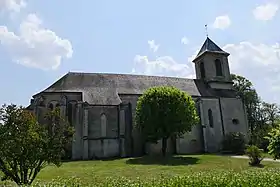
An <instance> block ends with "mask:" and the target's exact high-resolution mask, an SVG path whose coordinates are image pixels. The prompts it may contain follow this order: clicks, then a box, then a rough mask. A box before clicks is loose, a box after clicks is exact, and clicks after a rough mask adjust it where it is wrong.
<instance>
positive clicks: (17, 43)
mask: <svg viewBox="0 0 280 187" xmlns="http://www.w3.org/2000/svg"><path fill="white" fill-rule="evenodd" d="M0 43H1V44H2V45H3V46H4V47H5V48H6V49H7V52H8V54H9V55H11V57H12V58H13V60H14V61H16V62H18V63H20V64H22V65H25V66H28V67H33V68H39V69H45V70H48V69H56V68H58V67H59V65H60V63H61V60H62V58H71V56H72V53H73V50H72V46H71V43H70V41H69V40H67V39H62V38H60V37H59V36H57V35H56V33H55V32H54V31H51V30H49V29H46V28H44V27H43V25H42V20H40V19H39V18H38V17H37V16H36V15H35V14H29V15H28V16H27V17H26V19H25V20H23V22H22V23H21V24H20V27H19V32H18V33H15V32H13V31H9V29H8V28H7V27H6V26H0Z"/></svg>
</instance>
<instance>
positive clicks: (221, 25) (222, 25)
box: [213, 15, 231, 30]
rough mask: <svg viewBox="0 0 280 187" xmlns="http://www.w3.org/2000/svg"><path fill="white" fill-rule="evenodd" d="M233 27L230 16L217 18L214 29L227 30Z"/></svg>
mask: <svg viewBox="0 0 280 187" xmlns="http://www.w3.org/2000/svg"><path fill="white" fill-rule="evenodd" d="M230 25H231V21H230V18H229V16H228V15H223V16H218V17H216V19H215V21H214V23H213V28H215V29H222V30H224V29H226V28H228V27H229V26H230Z"/></svg>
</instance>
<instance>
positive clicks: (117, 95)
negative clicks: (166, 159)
mask: <svg viewBox="0 0 280 187" xmlns="http://www.w3.org/2000/svg"><path fill="white" fill-rule="evenodd" d="M228 56H229V53H227V52H225V51H223V50H222V49H221V48H220V47H219V46H217V45H216V44H215V43H214V42H213V41H212V40H211V39H210V38H208V37H207V38H206V40H205V42H204V44H203V46H202V47H201V49H200V51H199V53H198V54H197V56H196V58H195V59H194V60H193V63H194V64H195V72H196V79H186V78H175V77H161V76H144V75H129V74H107V73H75V72H69V73H67V74H66V75H64V76H63V77H61V78H60V79H59V80H57V81H56V82H55V83H53V84H52V85H51V86H49V87H48V88H47V89H45V90H43V91H41V92H40V93H37V94H35V95H34V96H33V99H31V103H30V105H29V106H28V109H29V110H32V111H33V112H34V113H35V114H36V116H37V117H38V119H39V120H40V119H42V117H43V116H44V114H45V112H46V111H47V110H52V109H54V108H55V107H59V108H60V111H61V115H62V116H64V117H65V118H66V119H68V121H69V123H70V124H71V125H72V126H73V127H74V128H75V135H74V140H73V142H72V146H71V152H72V155H71V157H72V159H73V160H82V159H84V160H87V159H96V158H108V157H132V156H141V155H143V154H145V153H149V152H157V151H158V150H159V148H160V146H161V145H160V142H159V143H158V144H153V145H151V144H147V143H145V142H144V141H143V140H142V139H141V134H140V133H139V132H138V131H137V129H135V128H134V125H133V124H134V120H133V118H134V113H135V108H136V103H137V99H138V97H139V96H140V95H141V94H142V93H143V92H144V91H145V90H146V89H148V88H150V87H153V86H163V85H164V86H175V87H177V88H179V89H181V90H183V91H185V92H187V93H188V94H189V95H191V96H192V98H193V100H194V101H195V103H196V106H197V112H198V114H199V116H200V123H199V124H197V125H195V126H194V127H193V129H192V131H191V132H189V133H186V134H185V135H184V136H183V137H181V138H178V139H176V140H170V141H169V144H168V151H170V152H172V153H177V154H187V153H199V152H217V151H219V150H220V149H221V141H222V139H223V136H224V135H225V134H227V133H229V132H242V133H244V134H245V135H246V136H247V134H248V133H247V132H248V122H247V118H246V113H245V107H244V104H243V103H242V101H241V99H239V98H238V97H237V96H236V92H235V91H234V90H233V82H232V81H231V78H230V69H229V62H228Z"/></svg>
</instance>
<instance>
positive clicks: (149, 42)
mask: <svg viewBox="0 0 280 187" xmlns="http://www.w3.org/2000/svg"><path fill="white" fill-rule="evenodd" d="M148 45H149V47H150V49H151V50H152V51H153V52H157V50H158V48H159V45H158V44H156V43H155V41H154V40H149V41H148Z"/></svg>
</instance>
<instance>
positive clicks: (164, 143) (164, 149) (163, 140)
mask: <svg viewBox="0 0 280 187" xmlns="http://www.w3.org/2000/svg"><path fill="white" fill-rule="evenodd" d="M166 148H167V138H162V147H161V152H162V156H164V157H165V156H166Z"/></svg>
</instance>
